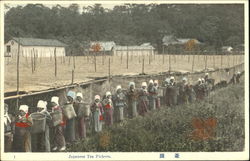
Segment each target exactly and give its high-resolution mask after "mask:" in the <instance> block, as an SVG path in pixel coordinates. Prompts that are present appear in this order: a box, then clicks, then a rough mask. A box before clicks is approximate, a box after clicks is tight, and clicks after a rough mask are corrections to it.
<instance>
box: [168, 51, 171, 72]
mask: <svg viewBox="0 0 250 161" xmlns="http://www.w3.org/2000/svg"><path fill="white" fill-rule="evenodd" d="M168 61H169V62H168V71H169V73H170V71H171V55H170V53H169V55H168Z"/></svg>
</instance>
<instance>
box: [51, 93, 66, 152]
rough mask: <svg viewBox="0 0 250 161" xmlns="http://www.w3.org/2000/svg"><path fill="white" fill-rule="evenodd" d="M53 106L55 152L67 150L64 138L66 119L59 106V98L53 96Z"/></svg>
mask: <svg viewBox="0 0 250 161" xmlns="http://www.w3.org/2000/svg"><path fill="white" fill-rule="evenodd" d="M51 104H52V113H51V116H52V124H53V126H54V147H53V149H52V150H53V151H56V150H59V151H64V150H66V145H65V138H64V132H63V131H64V127H65V125H66V118H65V116H63V112H62V108H61V106H59V97H56V96H53V97H52V98H51Z"/></svg>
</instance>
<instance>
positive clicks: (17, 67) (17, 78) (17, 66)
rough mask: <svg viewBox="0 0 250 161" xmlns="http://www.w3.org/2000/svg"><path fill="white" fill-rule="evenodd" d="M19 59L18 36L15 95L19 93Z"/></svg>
mask: <svg viewBox="0 0 250 161" xmlns="http://www.w3.org/2000/svg"><path fill="white" fill-rule="evenodd" d="M19 61H20V38H18V51H17V65H16V69H17V75H16V80H17V81H16V82H17V84H16V88H17V89H16V91H17V95H19V63H20V62H19Z"/></svg>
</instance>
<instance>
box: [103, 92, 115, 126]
mask: <svg viewBox="0 0 250 161" xmlns="http://www.w3.org/2000/svg"><path fill="white" fill-rule="evenodd" d="M103 106H104V113H105V116H104V119H105V124H106V125H107V126H112V125H113V112H114V107H113V102H112V95H111V92H109V91H108V92H106V97H105V98H104V100H103Z"/></svg>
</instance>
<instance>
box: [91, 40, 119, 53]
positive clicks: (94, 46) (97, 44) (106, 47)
mask: <svg viewBox="0 0 250 161" xmlns="http://www.w3.org/2000/svg"><path fill="white" fill-rule="evenodd" d="M115 46H116V44H115V42H114V41H92V42H90V48H89V53H90V54H93V53H96V54H98V55H102V54H107V55H113V54H114V48H115Z"/></svg>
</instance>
